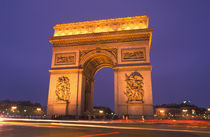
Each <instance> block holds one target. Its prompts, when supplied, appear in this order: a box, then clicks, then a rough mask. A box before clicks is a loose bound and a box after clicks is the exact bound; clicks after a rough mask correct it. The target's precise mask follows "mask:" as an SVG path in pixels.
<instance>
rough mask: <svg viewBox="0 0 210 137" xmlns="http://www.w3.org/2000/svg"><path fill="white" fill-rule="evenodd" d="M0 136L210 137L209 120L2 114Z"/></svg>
mask: <svg viewBox="0 0 210 137" xmlns="http://www.w3.org/2000/svg"><path fill="white" fill-rule="evenodd" d="M0 137H210V122H209V121H197V120H144V121H142V120H111V121H102V120H101V121H88V120H86V121H85V120H46V119H10V118H0Z"/></svg>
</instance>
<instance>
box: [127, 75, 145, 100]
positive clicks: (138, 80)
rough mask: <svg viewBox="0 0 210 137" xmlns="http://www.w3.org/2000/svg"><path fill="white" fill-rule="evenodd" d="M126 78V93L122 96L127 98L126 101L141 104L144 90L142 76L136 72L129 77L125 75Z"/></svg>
mask: <svg viewBox="0 0 210 137" xmlns="http://www.w3.org/2000/svg"><path fill="white" fill-rule="evenodd" d="M125 77H126V80H125V81H126V84H127V86H126V91H125V92H124V94H125V95H126V96H127V98H128V101H129V102H132V101H137V102H138V101H140V102H142V103H143V97H144V89H143V85H144V83H143V76H142V75H141V74H140V73H138V72H133V73H131V74H130V75H129V76H128V75H127V74H125Z"/></svg>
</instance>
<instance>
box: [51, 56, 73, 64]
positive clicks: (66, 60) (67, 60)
mask: <svg viewBox="0 0 210 137" xmlns="http://www.w3.org/2000/svg"><path fill="white" fill-rule="evenodd" d="M75 55H76V53H59V54H55V65H73V64H75Z"/></svg>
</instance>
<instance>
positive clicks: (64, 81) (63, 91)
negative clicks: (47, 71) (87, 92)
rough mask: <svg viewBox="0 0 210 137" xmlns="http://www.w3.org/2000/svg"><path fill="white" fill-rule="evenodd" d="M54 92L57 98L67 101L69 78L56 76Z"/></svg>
mask: <svg viewBox="0 0 210 137" xmlns="http://www.w3.org/2000/svg"><path fill="white" fill-rule="evenodd" d="M55 94H56V96H57V100H62V101H69V99H70V80H69V78H68V77H66V76H61V77H59V78H58V80H57V83H56V90H55Z"/></svg>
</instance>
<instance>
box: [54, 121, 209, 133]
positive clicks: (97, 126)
mask: <svg viewBox="0 0 210 137" xmlns="http://www.w3.org/2000/svg"><path fill="white" fill-rule="evenodd" d="M51 124H52V125H60V126H78V127H94V128H109V129H134V130H152V131H170V132H190V133H205V134H210V132H209V131H197V130H184V129H183V130H181V129H162V128H141V127H119V126H104V125H87V124H66V123H51Z"/></svg>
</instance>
